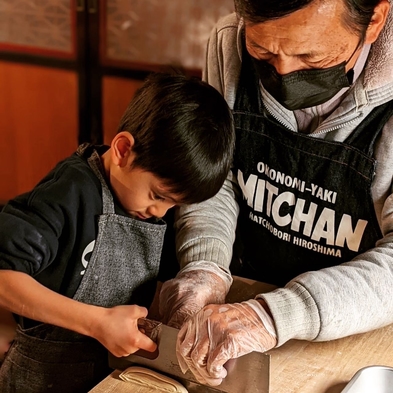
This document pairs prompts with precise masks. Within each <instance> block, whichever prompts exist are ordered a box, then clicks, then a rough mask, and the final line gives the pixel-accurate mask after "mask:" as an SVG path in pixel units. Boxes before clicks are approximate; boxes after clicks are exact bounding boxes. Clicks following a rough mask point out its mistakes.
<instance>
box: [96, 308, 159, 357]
mask: <svg viewBox="0 0 393 393" xmlns="http://www.w3.org/2000/svg"><path fill="white" fill-rule="evenodd" d="M102 311H103V314H104V315H102V314H101V315H100V317H99V319H98V324H97V327H96V328H93V331H92V333H91V336H92V337H94V338H95V339H97V340H98V341H99V342H100V343H101V344H102V345H103V346H104V347H105V348H107V349H108V351H109V352H111V353H112V354H113V355H115V356H117V357H122V356H128V355H130V354H131V353H134V352H136V351H137V350H138V349H144V350H146V351H149V352H153V351H155V349H156V348H157V345H156V344H155V343H154V341H152V340H151V339H150V338H149V337H147V336H146V335H145V334H143V333H142V332H141V331H140V330H139V329H138V319H139V318H144V317H146V316H147V312H148V311H147V309H146V308H145V307H140V306H136V305H132V306H116V307H112V308H107V309H102Z"/></svg>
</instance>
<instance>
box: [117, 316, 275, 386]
mask: <svg viewBox="0 0 393 393" xmlns="http://www.w3.org/2000/svg"><path fill="white" fill-rule="evenodd" d="M138 327H139V329H140V330H141V331H142V332H144V333H145V334H146V335H147V336H149V337H150V338H151V339H152V340H153V341H154V342H156V343H157V350H156V351H154V352H147V351H144V350H139V351H137V352H135V353H133V354H131V355H129V356H126V357H122V358H117V357H115V356H113V355H112V354H109V366H110V367H112V368H114V369H119V370H124V369H126V368H127V367H130V366H135V365H138V366H143V367H147V368H150V369H153V370H155V371H158V372H160V373H162V374H165V375H167V376H168V377H171V378H173V379H176V380H177V381H179V382H180V383H182V384H183V385H184V387H185V388H186V389H187V390H188V391H189V392H190V393H239V392H253V393H269V366H270V356H269V355H267V354H264V353H258V352H251V353H249V354H247V355H244V356H241V357H239V358H237V359H231V360H229V361H228V362H227V364H226V365H225V367H226V369H227V370H228V375H227V377H226V378H225V379H224V380H223V382H222V383H221V385H219V386H215V387H212V386H208V385H204V384H201V383H200V382H198V380H197V379H196V378H195V377H194V375H193V374H192V373H191V372H190V371H189V370H188V371H187V372H186V373H185V374H183V372H182V371H181V369H180V366H179V363H178V360H177V357H176V340H177V334H178V332H179V330H178V329H175V328H172V327H169V326H167V325H164V324H163V323H161V322H158V321H153V320H151V319H147V318H141V319H139V320H138Z"/></svg>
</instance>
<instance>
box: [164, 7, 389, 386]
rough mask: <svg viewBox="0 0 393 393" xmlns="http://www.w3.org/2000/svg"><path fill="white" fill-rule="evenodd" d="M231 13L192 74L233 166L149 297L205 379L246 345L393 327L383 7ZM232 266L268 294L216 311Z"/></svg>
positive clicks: (255, 347)
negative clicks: (213, 108)
mask: <svg viewBox="0 0 393 393" xmlns="http://www.w3.org/2000/svg"><path fill="white" fill-rule="evenodd" d="M235 8H236V14H233V15H230V16H228V17H225V18H223V19H222V20H221V21H219V22H218V24H217V26H216V27H215V29H214V30H213V32H212V34H211V36H210V40H209V44H208V49H207V63H206V68H205V70H204V79H205V80H207V81H208V82H209V83H210V84H211V85H213V86H214V87H216V88H217V89H218V90H219V91H220V92H221V93H222V94H223V95H224V97H225V98H226V100H227V102H228V103H229V105H230V107H231V108H232V109H233V114H234V118H235V122H236V131H237V141H236V153H235V156H234V162H233V168H232V171H231V173H230V175H229V177H228V179H227V181H226V183H225V184H224V186H223V187H222V189H221V191H220V192H219V193H218V194H217V195H216V196H215V197H214V198H212V199H211V200H209V201H207V202H205V203H202V204H198V205H194V206H190V207H183V208H181V209H180V211H179V212H178V216H177V219H176V224H175V225H176V229H177V241H176V243H177V253H178V258H179V261H180V266H181V270H180V272H179V273H178V275H177V276H176V277H175V278H174V279H172V280H170V281H167V282H166V283H165V284H164V286H163V290H162V293H161V299H160V301H161V309H162V310H164V308H165V310H166V311H165V312H164V311H163V312H164V314H165V315H164V320H165V321H167V323H168V324H170V325H172V326H178V327H180V326H182V328H181V331H180V333H179V338H178V357H179V362H180V364H181V365H182V367H183V369H184V370H185V369H187V368H190V369H191V371H192V372H193V373H194V374H195V376H196V377H197V378H198V380H200V381H201V382H204V383H208V384H211V385H218V384H220V383H221V381H222V379H223V378H225V376H226V370H225V368H224V367H223V366H224V364H225V362H226V361H227V360H228V359H231V358H236V357H238V356H241V355H244V354H246V353H248V352H250V351H260V352H263V351H266V350H268V349H271V348H273V347H275V346H279V345H282V344H283V343H285V342H286V341H288V340H290V339H302V340H315V341H324V340H331V339H336V338H340V337H344V336H348V335H352V334H355V333H360V332H366V331H369V330H372V329H376V328H379V327H382V326H385V325H388V324H390V323H393V302H392V298H393V214H392V213H393V195H392V178H393V135H392V134H393V119H392V115H393V105H392V100H393V72H392V70H393V46H392V42H393V15H392V12H391V11H390V4H389V2H388V1H387V0H293V1H291V2H288V1H286V0H274V1H273V0H264V1H260V0H235ZM235 233H236V235H235ZM235 239H236V241H235V242H234V240H235ZM233 242H234V244H235V247H233ZM232 250H234V253H232ZM232 254H233V255H232ZM231 261H232V265H231V272H233V271H234V268H235V266H237V267H240V270H236V272H237V273H238V274H240V275H243V276H246V277H251V278H253V279H257V280H260V281H265V282H269V283H272V284H276V285H277V286H278V289H276V290H275V291H273V292H270V293H267V294H261V295H259V296H257V297H256V299H250V300H249V301H245V302H243V303H238V304H225V305H223V304H222V303H224V301H225V295H226V293H227V291H228V289H229V287H230V285H231V276H230V270H229V268H230V263H231ZM164 306H165V307H164ZM184 321H186V322H185V323H184Z"/></svg>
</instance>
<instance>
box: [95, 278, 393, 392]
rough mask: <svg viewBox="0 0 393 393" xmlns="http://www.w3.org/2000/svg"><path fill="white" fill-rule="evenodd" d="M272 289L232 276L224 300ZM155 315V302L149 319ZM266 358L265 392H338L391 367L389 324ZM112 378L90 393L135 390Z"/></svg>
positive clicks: (289, 346) (292, 344)
mask: <svg viewBox="0 0 393 393" xmlns="http://www.w3.org/2000/svg"><path fill="white" fill-rule="evenodd" d="M274 288H275V287H274V286H272V285H268V284H265V283H261V282H256V281H253V280H248V279H245V278H240V277H234V283H233V285H232V287H231V290H230V292H229V294H228V297H227V301H228V302H239V301H242V300H247V299H250V298H252V297H253V296H255V295H256V294H258V293H262V292H269V291H271V290H273V289H274ZM158 291H159V288H158ZM156 298H157V296H156ZM156 298H155V299H156ZM157 315H158V314H157V302H156V301H155V302H153V304H152V307H151V310H150V317H152V318H154V317H156V316H157ZM267 355H269V356H270V388H269V393H341V391H342V390H343V389H344V387H345V385H346V384H347V383H348V381H349V380H350V379H351V378H352V376H353V375H354V374H355V373H356V371H358V370H359V369H361V368H363V367H366V366H370V365H383V366H391V367H393V325H389V326H387V327H385V328H382V329H378V330H374V331H371V332H368V333H364V334H358V335H353V336H350V337H345V338H342V339H339V340H333V341H328V342H322V343H315V342H308V341H300V340H290V341H288V342H287V343H285V344H284V345H282V346H281V347H280V348H275V349H272V350H270V351H268V352H267ZM116 375H118V371H114V373H113V374H111V375H110V376H108V377H107V378H106V380H104V381H103V382H101V383H100V384H99V385H97V387H96V388H94V389H93V390H91V393H104V392H124V393H126V392H127V393H128V392H134V393H136V388H135V387H131V386H129V387H125V386H124V385H121V382H120V381H118V379H117V378H116ZM115 386H117V387H115ZM123 388H124V389H125V388H127V389H128V388H129V389H130V390H124V389H123ZM370 393H372V392H370Z"/></svg>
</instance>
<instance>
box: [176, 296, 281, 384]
mask: <svg viewBox="0 0 393 393" xmlns="http://www.w3.org/2000/svg"><path fill="white" fill-rule="evenodd" d="M276 345H277V336H276V332H275V328H274V324H273V320H272V318H271V317H270V316H269V314H268V313H267V312H266V310H265V309H264V308H263V306H262V305H261V304H260V303H259V302H258V301H257V300H248V301H245V302H242V303H234V304H211V305H209V306H206V307H205V308H204V309H203V310H201V311H200V312H199V313H198V314H196V315H194V316H193V317H192V318H190V319H189V320H188V321H186V323H185V324H184V325H183V327H182V328H181V330H180V332H179V335H178V339H177V344H176V354H177V358H178V361H179V365H180V368H181V369H182V371H183V373H185V372H186V371H187V369H190V371H191V372H192V373H193V374H194V376H195V378H196V379H197V380H198V381H199V382H200V383H203V384H208V385H212V386H217V385H219V384H220V383H221V382H222V380H223V379H224V378H225V377H226V375H227V370H226V368H225V367H224V365H225V363H226V362H227V361H228V360H230V359H235V358H238V357H240V356H242V355H245V354H247V353H249V352H253V351H256V352H265V351H267V350H269V349H271V348H274V347H275V346H276Z"/></svg>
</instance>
